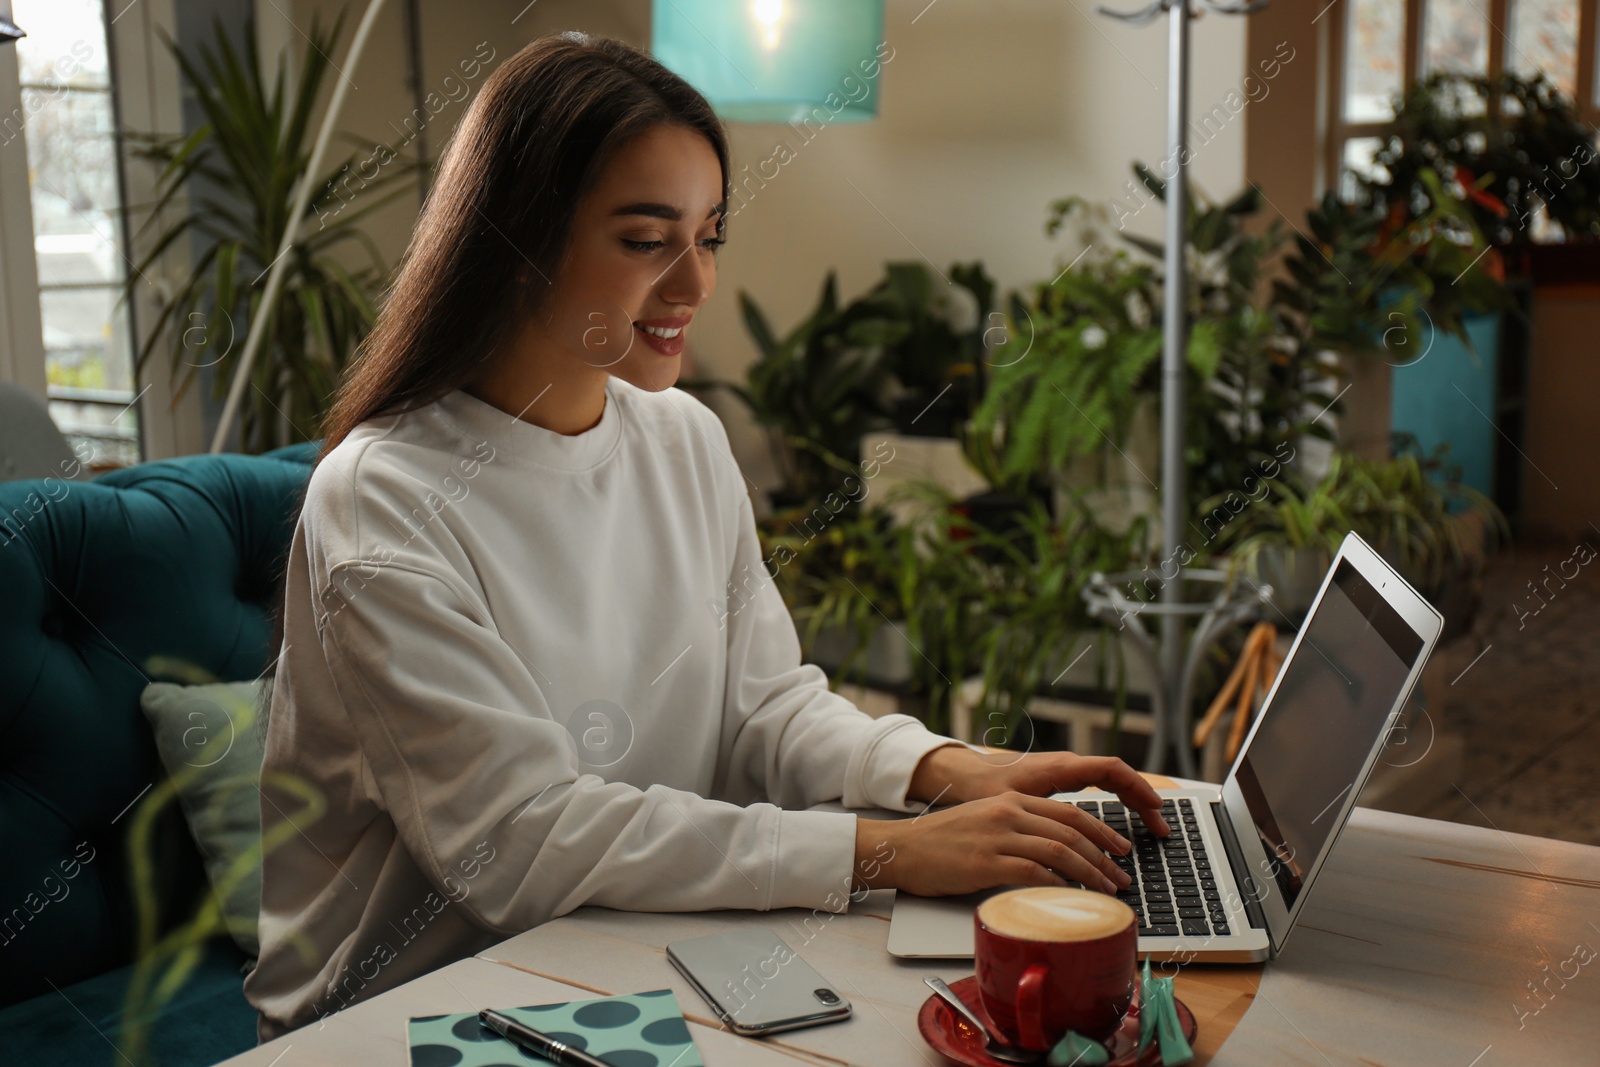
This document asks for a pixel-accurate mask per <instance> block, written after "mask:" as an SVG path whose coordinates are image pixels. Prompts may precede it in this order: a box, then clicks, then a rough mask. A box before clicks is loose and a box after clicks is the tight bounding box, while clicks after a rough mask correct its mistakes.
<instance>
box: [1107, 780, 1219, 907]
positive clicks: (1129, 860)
mask: <svg viewBox="0 0 1600 1067" xmlns="http://www.w3.org/2000/svg"><path fill="white" fill-rule="evenodd" d="M1077 804H1078V807H1080V808H1082V809H1083V810H1084V811H1086V812H1088V813H1089V814H1090V815H1093V816H1095V817H1096V818H1098V819H1100V820H1101V821H1102V822H1104V823H1105V824H1106V825H1107V826H1109V827H1111V829H1113V830H1115V831H1116V832H1117V833H1119V834H1121V835H1122V836H1123V837H1125V838H1127V839H1128V840H1129V841H1131V842H1133V848H1132V850H1131V851H1130V852H1129V853H1128V854H1127V855H1126V856H1118V855H1116V854H1114V853H1111V854H1110V855H1111V858H1112V860H1114V861H1115V862H1116V864H1117V866H1118V867H1121V868H1122V870H1123V871H1124V872H1125V873H1126V874H1127V875H1128V876H1129V877H1130V878H1132V879H1133V883H1132V884H1131V885H1129V886H1128V887H1127V888H1126V889H1123V890H1122V891H1121V892H1119V893H1118V894H1117V899H1118V900H1120V901H1122V902H1123V903H1124V904H1126V905H1128V906H1129V907H1130V908H1132V909H1133V911H1134V914H1135V915H1137V916H1138V917H1139V936H1140V937H1207V936H1210V935H1212V934H1227V933H1229V932H1230V931H1229V928H1228V913H1227V910H1226V908H1224V907H1223V904H1222V894H1221V892H1220V891H1219V890H1218V889H1217V882H1216V878H1215V877H1214V876H1213V874H1212V872H1211V859H1210V857H1209V856H1207V855H1206V847H1205V845H1204V843H1203V842H1202V841H1201V836H1200V823H1199V820H1198V819H1197V818H1196V816H1195V810H1194V801H1193V800H1190V799H1189V798H1187V797H1184V798H1181V799H1178V800H1170V799H1169V800H1164V801H1162V803H1161V817H1162V818H1163V819H1164V820H1166V823H1167V825H1168V826H1170V827H1171V828H1172V834H1171V836H1169V837H1166V838H1160V837H1157V836H1156V835H1155V832H1154V831H1152V830H1151V829H1150V828H1149V827H1147V826H1145V824H1144V820H1143V819H1141V818H1140V817H1139V813H1138V812H1136V811H1128V810H1127V809H1126V808H1125V807H1124V806H1123V805H1122V804H1121V803H1120V802H1118V801H1113V800H1107V801H1094V800H1084V801H1078V802H1077Z"/></svg>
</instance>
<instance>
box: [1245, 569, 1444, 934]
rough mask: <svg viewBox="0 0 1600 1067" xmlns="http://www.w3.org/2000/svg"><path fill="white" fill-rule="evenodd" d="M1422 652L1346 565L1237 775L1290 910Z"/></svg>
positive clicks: (1400, 621) (1312, 621)
mask: <svg viewBox="0 0 1600 1067" xmlns="http://www.w3.org/2000/svg"><path fill="white" fill-rule="evenodd" d="M1422 647H1423V640H1422V638H1421V636H1419V635H1418V634H1417V633H1416V632H1415V631H1414V630H1412V629H1411V627H1410V626H1409V625H1407V624H1406V622H1405V620H1403V619H1402V618H1401V617H1400V614H1399V613H1398V612H1397V611H1395V610H1394V608H1392V607H1391V606H1390V605H1389V604H1388V603H1386V602H1385V601H1384V599H1383V597H1382V596H1381V595H1379V593H1378V591H1377V590H1376V589H1374V588H1373V587H1372V584H1371V583H1370V582H1368V581H1367V579H1366V578H1364V577H1363V576H1362V575H1361V573H1360V572H1359V571H1357V570H1356V568H1355V567H1354V566H1352V565H1351V563H1350V562H1349V561H1348V560H1345V559H1341V560H1340V561H1339V566H1338V569H1337V570H1336V571H1335V572H1334V576H1333V581H1332V582H1331V583H1330V584H1329V586H1328V590H1327V592H1326V593H1325V594H1324V595H1323V597H1322V600H1321V602H1320V603H1319V604H1318V605H1317V609H1316V611H1315V612H1314V613H1313V614H1312V615H1311V616H1310V617H1309V618H1308V619H1307V620H1306V622H1305V632H1304V636H1303V637H1302V639H1301V641H1300V645H1299V647H1298V648H1297V649H1296V651H1295V654H1294V655H1293V656H1291V657H1290V658H1289V662H1288V666H1287V667H1286V668H1285V670H1284V674H1283V678H1282V680H1281V681H1280V682H1279V683H1278V689H1277V692H1276V694H1275V695H1274V696H1273V698H1272V703H1271V705H1270V706H1269V707H1268V708H1267V709H1265V710H1264V711H1263V713H1262V719H1261V724H1260V726H1259V727H1257V729H1256V732H1255V734H1254V736H1253V737H1252V738H1251V740H1250V746H1249V748H1248V749H1246V751H1245V753H1244V756H1243V758H1242V759H1241V760H1240V761H1239V766H1238V769H1237V771H1236V773H1235V780H1236V781H1237V782H1238V783H1239V789H1240V792H1241V793H1243V795H1244V799H1245V804H1246V805H1247V806H1248V807H1249V809H1250V816H1251V820H1252V821H1253V822H1254V823H1255V828H1256V833H1257V834H1258V835H1259V836H1260V838H1261V844H1262V847H1263V848H1264V849H1265V851H1266V854H1267V857H1268V862H1269V863H1270V864H1271V867H1272V873H1273V875H1274V877H1275V879H1276V880H1277V883H1278V889H1279V891H1280V892H1281V893H1282V894H1283V903H1284V908H1285V909H1286V910H1293V908H1294V903H1295V900H1296V898H1297V897H1299V895H1300V891H1301V889H1302V887H1303V885H1304V880H1305V874H1306V872H1307V871H1309V870H1311V868H1312V867H1313V866H1315V864H1316V861H1317V857H1318V856H1319V855H1320V854H1321V853H1322V849H1323V846H1324V845H1326V844H1327V841H1328V838H1329V837H1330V836H1331V835H1332V834H1333V832H1334V830H1335V829H1336V826H1335V820H1336V819H1337V818H1338V814H1339V808H1340V806H1341V803H1342V802H1343V801H1344V799H1345V797H1346V795H1347V794H1348V793H1349V791H1350V789H1351V787H1352V786H1353V785H1354V784H1355V780H1356V777H1357V775H1359V774H1360V773H1361V768H1362V767H1363V766H1364V765H1365V764H1366V762H1367V757H1368V756H1369V755H1371V754H1372V750H1373V748H1374V747H1375V746H1376V745H1377V744H1378V742H1379V740H1380V737H1379V735H1380V734H1381V732H1382V731H1383V726H1384V723H1385V721H1386V720H1387V719H1388V717H1389V713H1390V712H1391V711H1392V710H1394V703H1395V699H1396V698H1397V697H1398V696H1399V695H1400V691H1401V689H1402V688H1403V687H1404V686H1405V681H1406V678H1407V676H1408V675H1409V674H1410V673H1411V668H1412V666H1413V665H1414V664H1415V663H1416V661H1417V657H1418V655H1419V654H1420V653H1421V651H1422Z"/></svg>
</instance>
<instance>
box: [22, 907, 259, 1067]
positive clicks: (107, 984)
mask: <svg viewBox="0 0 1600 1067" xmlns="http://www.w3.org/2000/svg"><path fill="white" fill-rule="evenodd" d="M244 963H245V958H244V954H243V953H241V952H240V951H239V949H238V947H237V946H236V945H234V944H233V942H231V941H229V940H227V939H226V938H214V939H213V940H212V941H211V942H209V943H208V944H207V946H206V953H205V955H204V957H203V958H202V959H201V961H200V964H199V966H197V967H196V968H195V970H194V973H193V974H191V975H190V976H189V980H188V981H187V982H185V983H184V984H183V986H182V988H180V989H179V990H178V993H177V995H176V996H175V997H173V999H172V1000H171V1001H170V1002H169V1003H168V1004H167V1005H166V1008H165V1010H164V1011H163V1012H162V1013H161V1018H160V1021H159V1023H158V1024H157V1025H155V1026H154V1027H152V1029H151V1031H150V1036H149V1043H148V1044H147V1045H146V1049H147V1051H148V1052H149V1053H150V1055H149V1056H148V1057H147V1058H146V1059H144V1060H143V1061H141V1062H145V1063H150V1062H153V1063H157V1064H160V1065H161V1067H202V1065H207V1064H213V1063H217V1062H219V1061H221V1060H225V1059H227V1058H228V1057H229V1056H236V1055H238V1054H239V1053H240V1052H243V1051H244V1050H246V1049H248V1048H250V1047H251V1046H253V1045H254V1044H255V1043H256V1013H255V1009H254V1008H252V1007H251V1006H250V1003H249V1002H248V1001H246V1000H245V999H244V978H243V975H242V974H241V973H240V971H241V968H242V967H243V966H244ZM132 977H133V967H132V966H131V965H130V966H127V967H121V968H118V969H117V970H114V971H107V972H106V973H104V974H99V975H96V976H95V977H93V978H90V979H87V980H86V981H82V982H79V983H77V984H76V985H70V986H64V987H62V989H61V991H60V992H59V993H58V992H56V991H55V990H53V989H52V990H50V991H49V992H46V993H45V994H44V995H42V996H38V997H34V998H33V999H32V1000H25V1001H23V1002H22V1003H20V1004H13V1005H11V1006H10V1007H9V1008H0V1063H3V1064H6V1067H56V1065H58V1064H72V1065H73V1067H127V1063H128V1061H127V1060H125V1059H124V1058H123V1055H122V1053H121V1052H119V1051H118V1049H119V1048H120V1047H121V1046H122V1045H123V1043H124V1042H125V1040H126V1034H125V1023H126V1020H125V1019H124V1018H123V1015H122V1005H123V998H124V997H126V996H127V992H128V984H129V982H130V981H131V979H132ZM102 1035H103V1036H102Z"/></svg>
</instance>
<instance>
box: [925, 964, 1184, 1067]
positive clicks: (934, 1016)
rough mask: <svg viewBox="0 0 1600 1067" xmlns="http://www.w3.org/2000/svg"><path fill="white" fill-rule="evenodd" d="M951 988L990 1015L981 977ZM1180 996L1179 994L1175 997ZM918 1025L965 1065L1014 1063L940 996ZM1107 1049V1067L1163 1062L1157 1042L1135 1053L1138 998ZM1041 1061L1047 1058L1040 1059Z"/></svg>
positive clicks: (988, 1066)
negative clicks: (992, 1049)
mask: <svg viewBox="0 0 1600 1067" xmlns="http://www.w3.org/2000/svg"><path fill="white" fill-rule="evenodd" d="M950 990H951V992H953V993H955V995H956V996H958V997H960V998H961V1002H962V1003H963V1004H965V1005H966V1006H967V1007H969V1008H971V1009H972V1010H973V1011H974V1012H975V1013H976V1014H977V1015H978V1017H979V1018H981V1019H986V1018H988V1016H987V1015H985V1014H984V1011H983V1005H982V1004H981V1003H980V1002H979V1000H978V978H977V976H976V975H974V976H972V977H971V978H963V979H961V981H959V982H951V983H950ZM1174 1000H1176V998H1174ZM1176 1003H1177V1005H1178V1018H1179V1020H1180V1021H1181V1022H1182V1023H1183V1036H1184V1037H1185V1038H1187V1039H1188V1041H1189V1043H1190V1044H1191V1045H1192V1044H1194V1036H1195V1034H1196V1033H1197V1032H1198V1031H1199V1026H1198V1025H1197V1024H1196V1023H1195V1020H1194V1012H1192V1011H1190V1010H1189V1008H1188V1006H1187V1005H1185V1004H1184V1002H1183V1001H1181V1000H1176ZM917 1029H918V1030H920V1031H922V1039H923V1040H924V1041H926V1042H927V1043H928V1044H929V1046H931V1047H932V1048H933V1050H934V1051H935V1052H938V1053H940V1054H941V1055H943V1056H944V1057H945V1058H946V1059H949V1060H953V1061H955V1062H956V1063H960V1064H964V1065H965V1067H1010V1065H1008V1064H1005V1063H1002V1062H1001V1061H999V1060H997V1059H993V1058H991V1057H990V1056H989V1054H988V1053H986V1052H984V1051H983V1044H984V1040H983V1035H982V1034H979V1033H976V1032H974V1031H973V1029H972V1024H971V1023H969V1022H967V1020H965V1019H963V1018H961V1016H959V1015H957V1014H956V1013H955V1009H953V1008H951V1007H950V1005H948V1004H946V1003H945V1002H944V1001H942V1000H940V999H939V998H938V997H937V996H931V997H929V998H928V999H927V1000H926V1001H925V1002H924V1003H923V1005H922V1010H921V1011H919V1012H917ZM1105 1046H1106V1049H1107V1051H1109V1052H1110V1053H1111V1062H1110V1063H1109V1064H1107V1067H1153V1065H1157V1064H1160V1062H1161V1049H1160V1048H1158V1047H1157V1046H1156V1043H1155V1042H1153V1041H1152V1042H1151V1043H1150V1047H1149V1048H1147V1049H1145V1050H1144V1059H1142V1060H1136V1059H1135V1053H1136V1052H1138V1050H1139V1004H1138V1000H1137V998H1135V1001H1134V1005H1133V1007H1132V1008H1130V1009H1129V1010H1128V1014H1127V1015H1124V1016H1123V1017H1122V1025H1121V1026H1120V1027H1119V1028H1118V1029H1117V1032H1116V1033H1114V1034H1112V1035H1111V1037H1110V1039H1109V1040H1108V1041H1106V1042H1105ZM1039 1062H1040V1064H1043V1063H1044V1059H1043V1058H1041V1059H1040V1061H1039Z"/></svg>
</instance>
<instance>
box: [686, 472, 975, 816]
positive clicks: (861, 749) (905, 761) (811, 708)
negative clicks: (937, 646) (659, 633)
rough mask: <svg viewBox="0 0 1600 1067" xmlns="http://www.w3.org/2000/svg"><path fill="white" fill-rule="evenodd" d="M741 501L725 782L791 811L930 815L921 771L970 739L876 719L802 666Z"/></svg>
mask: <svg viewBox="0 0 1600 1067" xmlns="http://www.w3.org/2000/svg"><path fill="white" fill-rule="evenodd" d="M739 497H740V504H739V509H738V520H737V539H736V542H735V550H734V557H733V574H732V576H731V577H730V581H729V585H728V603H727V609H726V615H725V617H724V619H723V623H724V628H725V630H726V634H727V642H728V681H727V696H726V702H725V706H724V709H723V724H722V753H721V761H720V764H719V767H720V769H722V771H724V772H725V774H726V780H727V781H728V782H729V784H730V785H732V786H733V789H734V792H735V795H738V794H739V793H741V792H742V791H744V790H746V789H749V790H753V791H754V792H756V793H761V792H764V793H765V795H766V796H767V797H768V798H769V799H770V800H772V801H774V802H776V803H778V804H780V805H782V806H783V807H785V808H803V807H810V806H812V805H814V804H818V803H821V802H822V801H827V800H838V801H841V802H842V803H843V804H844V806H845V807H848V808H871V807H878V808H888V809H891V810H894V811H904V812H912V811H921V810H922V809H924V808H925V807H927V805H926V804H925V803H923V802H920V801H911V800H908V799H907V798H906V792H907V789H908V787H909V786H910V783H911V774H912V772H913V771H914V770H915V769H916V766H917V764H918V762H920V761H921V759H922V757H923V756H925V755H926V754H927V753H929V752H931V751H932V750H934V749H936V748H940V747H942V746H945V745H958V744H961V742H959V741H956V740H954V739H952V738H949V737H943V736H941V735H939V734H935V733H932V732H931V731H929V730H928V729H927V728H926V727H925V726H923V725H922V723H921V722H920V721H918V720H917V719H914V718H912V717H911V716H909V715H899V714H894V715H885V716H882V717H881V718H877V719H874V718H872V717H871V716H869V715H868V714H867V713H866V712H864V711H862V710H861V709H860V708H858V707H856V706H855V705H854V704H853V703H851V702H850V701H849V700H847V699H846V698H845V697H843V696H840V695H839V694H838V693H835V692H833V691H831V690H830V689H829V688H828V678H827V675H825V674H824V673H823V672H822V668H820V667H818V666H817V665H816V664H814V663H801V662H800V638H799V635H798V634H797V633H796V632H795V626H794V619H793V618H792V617H791V616H790V614H789V609H788V607H787V605H785V604H784V602H783V597H782V596H781V595H780V594H779V592H778V588H777V586H776V585H775V584H774V583H773V581H772V580H771V577H770V576H769V571H768V568H767V564H766V563H764V562H763V560H762V559H761V547H760V541H759V539H758V538H757V536H756V525H755V515H754V512H753V511H752V509H751V505H750V497H749V495H748V494H747V493H743V492H741V493H739ZM718 780H719V782H721V781H723V780H724V775H723V773H719V776H718ZM719 795H721V794H720V793H719Z"/></svg>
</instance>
